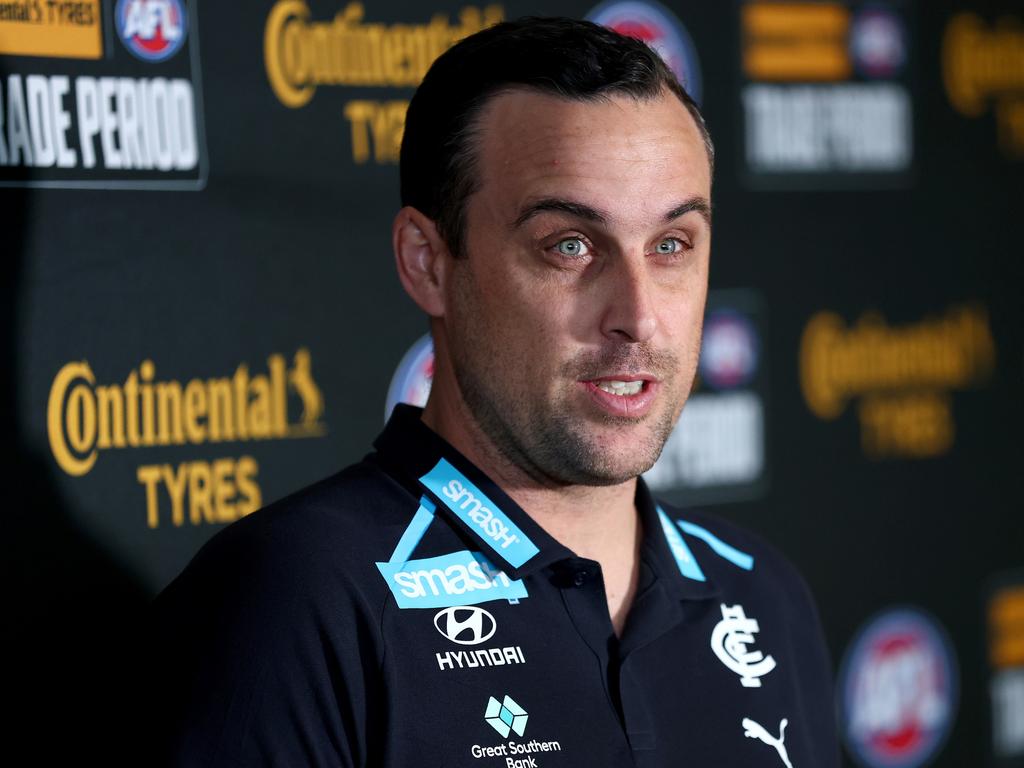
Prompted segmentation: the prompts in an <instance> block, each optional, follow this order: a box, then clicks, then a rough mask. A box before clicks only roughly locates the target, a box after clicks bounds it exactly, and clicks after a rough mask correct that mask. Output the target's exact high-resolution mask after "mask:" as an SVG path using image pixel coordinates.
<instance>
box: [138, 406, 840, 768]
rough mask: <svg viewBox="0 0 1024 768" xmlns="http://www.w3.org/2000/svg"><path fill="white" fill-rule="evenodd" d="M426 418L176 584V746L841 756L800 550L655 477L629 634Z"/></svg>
mask: <svg viewBox="0 0 1024 768" xmlns="http://www.w3.org/2000/svg"><path fill="white" fill-rule="evenodd" d="M420 413H421V412H420V411H419V410H418V409H414V408H411V407H408V406H399V407H398V408H396V410H395V413H394V415H393V417H392V418H391V420H390V422H389V423H388V425H387V427H386V429H385V431H384V432H383V434H382V435H381V436H380V438H379V439H378V440H377V442H376V443H375V448H376V452H375V453H372V454H370V455H369V456H367V457H366V459H364V460H363V461H362V462H360V463H359V464H356V465H354V466H352V467H349V468H348V469H346V470H344V471H342V472H340V473H339V474H337V475H335V476H333V477H331V478H329V479H327V480H324V481H322V482H320V483H319V484H317V485H315V486H312V487H311V488H308V489H306V490H304V491H301V492H299V493H298V494H295V495H293V496H290V497H288V498H286V499H284V500H282V501H280V502H278V503H276V504H273V505H272V506H270V507H268V508H266V509H264V510H261V511H259V512H256V513H254V514H253V515H250V516H249V517H247V518H245V519H243V520H241V521H239V522H237V523H235V524H233V525H231V526H229V527H227V528H226V529H224V530H223V531H221V532H220V533H218V534H217V535H216V536H214V537H213V539H211V541H210V542H209V543H208V544H207V545H206V546H205V547H204V548H203V549H202V550H201V551H200V552H199V553H198V554H197V555H196V557H195V559H194V560H193V561H192V563H191V564H190V565H189V566H188V567H187V568H186V569H185V571H184V572H183V573H182V574H181V575H180V576H179V577H178V578H177V579H176V580H175V581H174V582H173V583H172V584H171V585H170V586H169V587H168V588H167V589H166V590H165V591H164V592H163V593H162V594H161V595H160V596H159V597H158V598H157V600H156V601H155V603H154V605H153V611H152V616H151V618H152V625H151V630H152V636H151V637H152V640H151V646H150V647H152V648H153V653H152V654H151V658H152V659H153V662H154V666H155V668H156V670H157V674H156V678H155V679H154V680H153V681H152V684H151V686H150V690H151V692H152V693H153V695H154V700H155V703H156V705H157V706H156V709H154V710H153V712H154V714H153V715H152V716H151V717H150V718H149V720H150V722H151V724H152V725H153V728H154V734H153V739H152V740H151V741H150V744H151V748H152V749H153V750H155V751H156V752H158V753H159V754H158V755H157V756H156V757H157V761H158V762H161V763H169V764H172V765H181V766H207V765H209V766H214V765H216V766H222V765H224V766H236V765H237V766H261V765H280V766H305V765H315V766H429V767H431V768H433V767H434V766H465V767H466V768H527V767H530V768H533V767H535V766H543V767H544V768H559V767H560V766H630V765H635V766H650V767H651V768H655V767H657V768H668V767H669V766H708V767H713V768H729V767H731V766H735V768H740V767H741V766H742V768H751V767H752V766H753V767H759V766H763V767H764V768H773V767H775V768H780V767H782V768H784V767H786V766H789V768H826V767H830V766H836V765H838V747H837V742H836V736H835V728H834V720H833V704H832V688H831V667H830V663H829V659H828V654H827V651H826V648H825V644H824V641H823V639H822V634H821V631H820V627H819V621H818V617H817V613H816V611H815V608H814V604H813V601H812V599H811V597H810V594H809V592H808V590H807V588H806V586H805V584H804V583H803V581H802V579H801V578H800V576H799V575H798V574H797V573H796V571H795V570H794V569H793V567H792V566H791V565H789V563H787V562H786V561H785V560H784V559H783V558H782V557H781V556H780V555H779V554H777V553H776V552H775V551H774V550H773V549H771V548H770V547H768V546H767V545H765V544H764V543H763V542H761V541H760V540H759V539H757V538H756V537H754V536H752V535H751V534H749V533H746V532H744V531H742V530H740V529H737V528H735V527H733V526H731V525H729V524H727V523H725V522H723V521H721V520H719V519H717V518H714V517H712V516H710V515H707V514H703V513H699V512H696V511H692V510H677V509H673V508H671V507H669V506H667V505H662V504H659V503H658V502H657V501H655V500H654V499H653V498H652V497H651V495H650V493H649V492H648V490H647V488H646V486H645V485H644V483H643V482H642V481H641V482H639V483H638V488H637V495H636V507H637V510H638V512H639V514H640V518H641V522H642V526H643V541H642V546H641V549H640V577H639V583H638V588H637V592H636V597H635V600H634V603H633V606H632V608H631V610H630V613H629V616H628V618H627V621H626V625H625V628H624V630H623V633H622V636H621V638H617V637H616V635H615V633H614V631H613V629H612V623H611V619H610V617H609V614H608V607H607V601H606V598H605V591H604V583H603V580H602V574H601V567H600V566H599V565H598V563H597V562H595V561H592V560H588V559H585V558H581V557H578V556H576V555H575V554H573V553H572V552H571V551H570V550H568V549H567V548H566V547H564V546H562V545H561V544H559V543H558V542H557V541H555V540H554V539H553V538H552V537H551V536H549V535H548V534H546V533H545V532H544V531H543V529H541V528H540V526H538V525H537V524H536V523H535V522H534V521H533V520H532V519H531V518H530V516H529V515H527V514H526V513H525V512H524V511H523V510H522V509H521V508H520V507H518V506H517V505H516V504H515V502H513V501H512V500H511V499H510V498H509V497H508V496H507V495H506V494H505V493H503V492H502V490H501V489H500V488H499V487H498V486H497V485H496V484H495V483H493V482H492V481H491V480H489V479H488V478H487V477H486V475H484V474H483V473H482V472H481V471H480V470H479V469H477V468H476V467H475V466H473V465H472V464H471V463H470V462H469V461H467V460H466V459H465V458H464V457H463V456H461V455H460V454H459V453H458V452H457V451H455V450H454V449H453V448H452V447H451V446H450V445H448V444H447V443H446V442H445V441H444V440H442V439H441V438H440V437H438V436H437V435H436V434H435V433H434V432H432V431H431V430H430V429H429V428H428V427H426V426H425V425H424V424H423V423H422V422H421V421H420Z"/></svg>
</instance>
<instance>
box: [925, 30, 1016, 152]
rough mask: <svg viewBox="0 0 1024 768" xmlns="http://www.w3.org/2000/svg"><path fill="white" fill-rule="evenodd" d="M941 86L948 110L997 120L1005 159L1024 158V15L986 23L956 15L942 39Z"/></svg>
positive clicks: (998, 134)
mask: <svg viewBox="0 0 1024 768" xmlns="http://www.w3.org/2000/svg"><path fill="white" fill-rule="evenodd" d="M942 81H943V84H944V85H945V89H946V96H947V98H948V99H949V104H950V106H951V107H952V108H953V109H954V110H956V111H957V112H958V113H959V114H961V115H963V116H964V117H966V118H971V119H977V118H981V117H982V116H983V115H985V114H986V113H988V112H990V111H991V112H992V113H993V114H994V116H995V123H996V137H997V140H998V143H999V148H1000V150H1001V151H1002V153H1003V154H1004V155H1005V156H1006V157H1010V158H1014V159H1017V160H1020V159H1022V158H1024V15H1020V14H1017V15H1012V14H1009V13H1004V14H1001V15H1000V17H999V18H998V19H997V20H996V21H994V22H991V23H990V22H988V21H987V20H985V19H983V18H982V17H980V16H978V15H977V14H974V13H968V12H964V13H958V14H956V15H955V16H953V17H952V18H950V20H949V21H948V22H947V23H946V29H945V32H944V34H943V38H942Z"/></svg>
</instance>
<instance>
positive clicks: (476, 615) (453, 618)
mask: <svg viewBox="0 0 1024 768" xmlns="http://www.w3.org/2000/svg"><path fill="white" fill-rule="evenodd" d="M434 627H435V628H436V629H437V631H438V632H440V633H441V634H442V635H444V636H445V637H446V638H448V639H449V640H451V641H452V642H453V643H458V644H459V645H480V643H482V642H485V641H487V640H490V639H491V637H492V636H493V635H494V632H495V630H497V629H498V623H497V622H496V621H495V620H494V617H493V616H491V614H490V613H488V612H487V611H485V610H484V609H483V608H477V607H475V606H471V605H470V606H455V607H454V608H445V609H444V610H443V611H438V612H437V613H436V614H435V615H434Z"/></svg>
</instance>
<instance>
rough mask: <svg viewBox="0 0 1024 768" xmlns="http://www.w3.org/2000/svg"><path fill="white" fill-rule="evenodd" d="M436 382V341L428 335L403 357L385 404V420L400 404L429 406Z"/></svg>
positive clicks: (420, 339) (421, 338)
mask: <svg viewBox="0 0 1024 768" xmlns="http://www.w3.org/2000/svg"><path fill="white" fill-rule="evenodd" d="M433 381H434V340H433V339H432V338H431V337H430V334H429V333H428V334H427V335H426V336H422V337H420V338H419V339H418V340H417V341H416V343H415V344H413V345H412V346H411V347H410V348H409V351H408V352H406V353H405V355H404V356H403V357H402V360H401V362H400V363H399V364H398V368H397V369H396V370H395V375H394V376H392V377H391V384H390V385H389V386H388V397H387V400H386V401H385V403H384V420H385V421H387V419H388V418H389V417H390V416H391V411H393V410H394V408H395V406H396V405H398V404H399V403H408V404H409V405H418V406H420V407H423V406H424V405H426V404H427V397H429V396H430V385H431V384H432V383H433Z"/></svg>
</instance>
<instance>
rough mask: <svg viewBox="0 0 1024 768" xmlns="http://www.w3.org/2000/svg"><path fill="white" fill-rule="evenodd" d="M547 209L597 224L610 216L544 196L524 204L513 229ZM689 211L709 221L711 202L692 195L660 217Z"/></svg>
mask: <svg viewBox="0 0 1024 768" xmlns="http://www.w3.org/2000/svg"><path fill="white" fill-rule="evenodd" d="M547 211H555V212H557V213H567V214H569V215H570V216H574V217H575V218H577V219H584V220H585V221H593V222H596V223H598V224H607V223H608V220H609V218H611V217H610V216H609V215H608V214H607V213H605V212H604V211H601V210H598V209H597V208H592V207H591V206H589V205H585V204H584V203H577V202H575V201H573V200H563V199H562V198H558V197H545V198H543V199H541V200H537V201H536V202H534V203H530V204H529V205H528V206H526V207H525V208H524V209H523V210H522V211H521V212H520V213H519V215H518V216H517V217H516V219H515V221H513V222H512V227H513V229H516V228H518V227H521V226H522V225H523V224H525V223H526V222H527V221H529V220H530V219H532V218H533V217H534V216H536V215H538V214H540V213H545V212H547ZM691 211H696V212H697V213H699V214H700V215H701V218H703V219H704V221H706V222H707V223H708V224H710V223H711V204H710V203H709V202H708V201H707V199H706V198H703V197H692V198H690V199H689V200H686V201H685V202H682V203H679V204H678V205H677V206H675V207H674V208H671V209H670V210H669V211H668V213H666V214H665V215H664V216H663V217H662V221H663V222H664V223H666V224H667V223H669V222H672V221H675V220H676V219H678V218H679V217H680V216H685V215H686V214H687V213H690V212H691Z"/></svg>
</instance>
